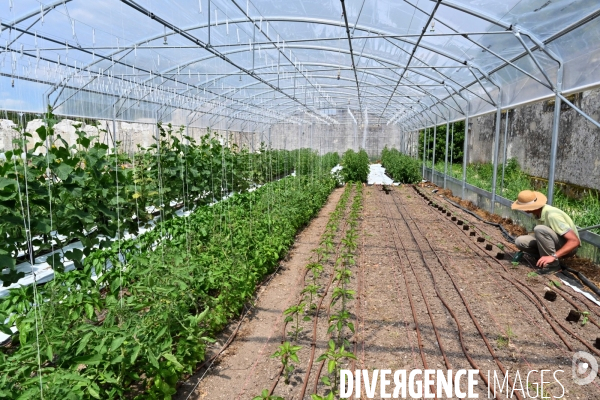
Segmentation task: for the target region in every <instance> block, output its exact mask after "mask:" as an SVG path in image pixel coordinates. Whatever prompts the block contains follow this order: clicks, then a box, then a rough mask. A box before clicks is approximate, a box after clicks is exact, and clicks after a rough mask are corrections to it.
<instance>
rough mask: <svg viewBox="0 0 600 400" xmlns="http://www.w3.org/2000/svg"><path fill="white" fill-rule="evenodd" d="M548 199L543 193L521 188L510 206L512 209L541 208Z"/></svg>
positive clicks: (529, 209)
mask: <svg viewBox="0 0 600 400" xmlns="http://www.w3.org/2000/svg"><path fill="white" fill-rule="evenodd" d="M547 202H548V199H547V198H546V196H544V194H543V193H540V192H534V191H533V190H523V191H521V192H520V193H519V195H518V196H517V201H515V202H514V203H513V204H512V206H511V208H512V209H513V210H521V211H533V210H537V209H538V208H542V207H543V206H545V205H546V203H547Z"/></svg>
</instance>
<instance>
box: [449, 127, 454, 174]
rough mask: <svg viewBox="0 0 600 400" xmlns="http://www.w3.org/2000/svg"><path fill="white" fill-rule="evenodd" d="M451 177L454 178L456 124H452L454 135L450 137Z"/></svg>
mask: <svg viewBox="0 0 600 400" xmlns="http://www.w3.org/2000/svg"><path fill="white" fill-rule="evenodd" d="M450 146H451V147H450V175H451V176H452V177H453V178H454V168H453V166H454V122H453V123H452V134H451V136H450Z"/></svg>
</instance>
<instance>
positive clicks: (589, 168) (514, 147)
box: [469, 89, 600, 189]
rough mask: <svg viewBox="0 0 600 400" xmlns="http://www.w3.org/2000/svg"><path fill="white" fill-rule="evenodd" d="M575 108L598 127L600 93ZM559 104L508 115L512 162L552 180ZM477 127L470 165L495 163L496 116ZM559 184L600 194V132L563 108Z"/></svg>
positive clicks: (582, 98)
mask: <svg viewBox="0 0 600 400" xmlns="http://www.w3.org/2000/svg"><path fill="white" fill-rule="evenodd" d="M572 101H573V103H574V104H575V105H576V106H578V107H579V108H581V109H582V110H583V111H584V112H586V113H587V114H588V115H590V116H591V117H592V118H593V119H595V120H596V121H598V120H599V119H600V89H595V90H591V91H585V92H582V93H580V94H578V95H576V96H575V97H574V98H573V100H572ZM553 111H554V102H553V101H550V102H547V101H545V102H538V103H534V104H529V105H525V106H521V107H518V108H515V109H513V110H511V111H510V112H509V113H508V140H507V144H508V147H507V158H513V157H514V158H516V159H517V161H518V162H519V165H521V168H523V170H524V171H525V172H526V173H528V174H530V175H533V176H536V177H540V178H544V179H547V178H548V169H549V165H550V144H551V139H552V118H553ZM471 122H472V123H473V124H472V127H471V133H470V138H469V162H489V161H492V154H493V139H494V130H495V125H496V115H495V114H488V115H484V116H481V117H478V118H475V119H472V120H471ZM505 127H506V113H503V117H502V124H501V127H500V152H499V158H498V159H499V161H500V163H502V161H503V148H504V130H505ZM556 180H557V181H561V182H566V183H570V184H574V185H579V186H585V187H590V188H594V189H600V128H597V127H596V126H594V125H593V124H591V123H590V122H589V121H587V120H586V119H585V118H584V117H582V116H581V115H580V114H579V113H578V112H577V111H575V110H573V109H572V108H570V107H568V106H567V105H566V104H564V103H563V107H562V111H561V116H560V130H559V147H558V154H557V161H556Z"/></svg>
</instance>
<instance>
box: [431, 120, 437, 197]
mask: <svg viewBox="0 0 600 400" xmlns="http://www.w3.org/2000/svg"><path fill="white" fill-rule="evenodd" d="M436 136H437V114H436V116H435V125H434V126H433V156H432V158H431V183H433V184H434V185H435V181H434V178H435V175H434V174H435V140H436Z"/></svg>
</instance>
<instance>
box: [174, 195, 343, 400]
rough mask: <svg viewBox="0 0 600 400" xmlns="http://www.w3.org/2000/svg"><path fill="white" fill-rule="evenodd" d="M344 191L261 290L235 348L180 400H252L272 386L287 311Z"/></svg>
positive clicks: (299, 239) (193, 382)
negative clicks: (276, 352) (272, 355)
mask: <svg viewBox="0 0 600 400" xmlns="http://www.w3.org/2000/svg"><path fill="white" fill-rule="evenodd" d="M343 190H344V189H343V188H339V189H335V190H334V192H333V193H332V194H331V195H330V197H329V199H328V201H327V203H326V204H325V206H324V207H323V209H321V211H320V212H319V214H318V216H317V217H315V218H314V219H313V220H312V221H311V223H310V224H309V225H308V226H307V227H306V228H305V229H304V230H302V232H301V233H300V234H299V235H298V236H297V239H296V242H295V243H294V245H293V247H292V248H291V250H290V252H289V254H288V256H287V257H286V259H285V260H284V261H282V263H281V268H280V270H279V271H278V272H277V273H276V274H275V276H274V277H273V279H272V280H271V281H270V283H269V284H268V286H266V287H261V288H260V289H259V292H258V299H257V300H256V302H255V307H254V309H253V311H252V312H251V313H249V315H248V316H247V317H246V319H245V320H244V321H243V323H242V325H241V328H240V331H239V333H238V334H237V336H236V339H235V340H234V341H233V343H232V344H231V345H230V346H229V348H228V349H227V350H226V351H225V352H224V353H223V354H221V356H220V357H219V358H218V359H217V361H216V362H215V363H214V364H213V366H212V368H211V369H210V370H209V371H208V372H207V373H206V375H205V376H204V378H203V379H202V381H201V382H200V383H199V384H198V385H197V383H198V380H199V378H200V377H201V376H202V375H203V374H204V373H205V372H206V371H200V373H199V374H197V375H196V376H194V377H192V378H190V379H189V380H188V381H187V382H185V384H184V385H183V386H182V388H181V389H180V391H179V394H178V396H177V399H186V398H188V396H189V399H207V400H218V399H227V400H233V399H238V398H239V399H249V398H252V397H253V396H256V395H258V394H260V392H261V391H262V389H266V388H269V387H270V386H271V384H272V380H273V378H274V377H275V376H276V374H277V373H278V371H279V365H280V364H278V362H277V361H276V360H273V359H270V358H269V356H270V355H271V354H273V353H274V352H275V351H276V350H277V346H278V345H279V344H280V343H281V331H282V324H283V317H282V315H283V311H284V310H285V309H287V308H288V307H289V306H290V305H292V304H293V303H294V302H295V301H296V299H297V298H298V296H299V293H300V291H301V290H302V289H303V284H302V281H303V277H304V272H305V267H306V265H307V264H308V262H309V259H310V257H311V256H312V255H313V253H312V251H313V250H314V249H315V248H316V247H318V245H319V238H320V237H321V235H322V234H323V232H324V231H325V226H326V224H327V221H328V219H329V214H330V213H331V212H332V211H333V210H334V209H335V207H336V205H337V203H338V201H339V198H340V196H341V195H342V193H343ZM236 326H237V323H233V324H232V326H231V327H230V328H229V329H227V330H226V331H225V332H224V333H223V335H222V337H221V338H220V340H219V341H218V342H217V343H216V344H215V346H213V351H214V350H216V349H219V348H220V347H221V346H222V345H223V343H224V342H225V341H227V339H228V336H229V334H231V332H232V331H233V330H234V329H235V327H236ZM208 356H210V354H209V355H208ZM196 385H197V386H196ZM194 387H195V389H194V390H193V392H192V389H193V388H194ZM190 392H191V394H190Z"/></svg>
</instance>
